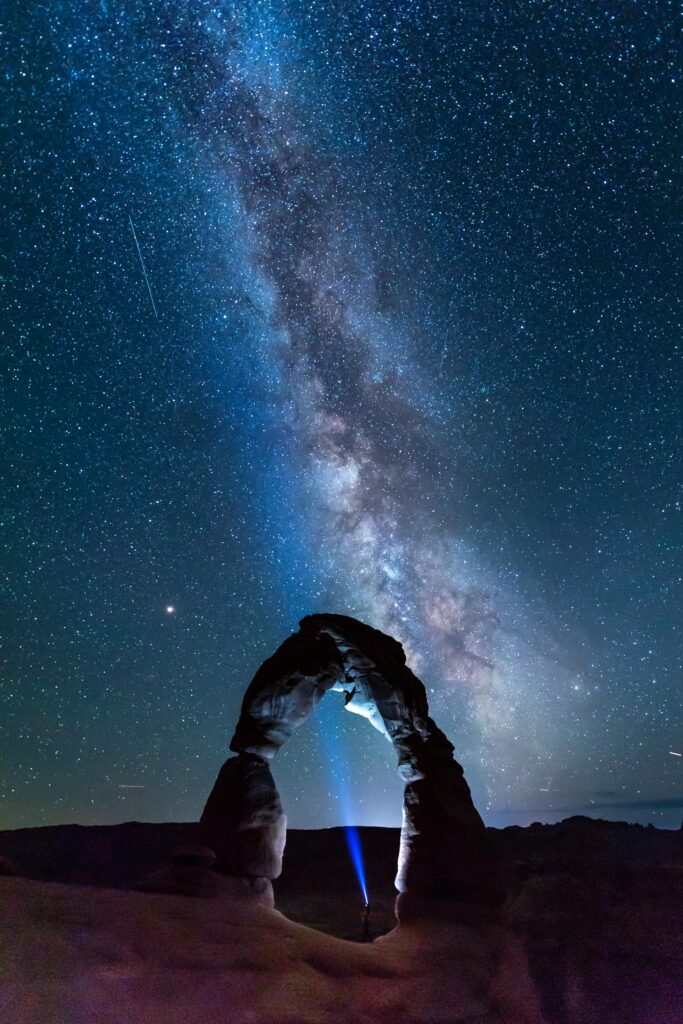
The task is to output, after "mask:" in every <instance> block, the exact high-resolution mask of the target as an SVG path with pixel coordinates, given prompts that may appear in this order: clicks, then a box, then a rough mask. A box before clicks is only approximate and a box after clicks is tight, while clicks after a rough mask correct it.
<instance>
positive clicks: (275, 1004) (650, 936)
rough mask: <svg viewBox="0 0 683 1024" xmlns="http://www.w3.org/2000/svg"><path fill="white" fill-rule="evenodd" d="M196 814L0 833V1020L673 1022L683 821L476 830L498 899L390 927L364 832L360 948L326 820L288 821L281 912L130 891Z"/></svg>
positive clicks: (56, 1023) (383, 858) (355, 913)
mask: <svg viewBox="0 0 683 1024" xmlns="http://www.w3.org/2000/svg"><path fill="white" fill-rule="evenodd" d="M194 828H195V827H194V826H193V825H191V824H187V825H186V824H163V825H151V824H139V823H128V824H125V825H118V826H102V827H89V828H81V827H79V826H60V827H55V828H46V829H21V830H16V831H13V832H4V833H0V857H2V856H4V857H5V858H7V862H6V863H5V870H7V871H10V870H12V867H13V868H14V870H15V871H16V876H15V877H12V876H8V877H4V878H0V900H1V904H0V907H1V909H2V913H1V914H0V1020H2V1021H8V1022H9V1021H11V1022H12V1024H41V1022H43V1021H44V1022H48V1021H49V1022H51V1024H61V1022H64V1024H66V1022H72V1021H97V1022H98V1024H99V1022H102V1024H109V1022H111V1024H127V1022H128V1021H131V1022H133V1021H135V1022H136V1024H140V1022H145V1024H147V1022H149V1024H157V1022H159V1024H161V1022H162V1021H163V1022H164V1024H175V1022H176V1021H177V1022H179V1024H180V1022H181V1021H182V1022H183V1024H185V1022H187V1021H198V1022H199V1021H205V1020H206V1021H209V1020H210V1021H211V1022H212V1024H224V1022H225V1024H228V1022H229V1024H233V1022H234V1024H305V1022H314V1021H315V1022H323V1021H325V1022H327V1021H330V1022H335V1024H344V1022H347V1021H348V1022H351V1021H354V1022H368V1024H370V1022H375V1021H377V1022H384V1021H386V1022H389V1021H391V1022H401V1024H404V1022H405V1024H412V1022H414V1024H429V1022H437V1021H438V1022H442V1024H446V1022H452V1024H455V1022H465V1021H468V1022H474V1021H477V1022H480V1024H481V1022H488V1021H491V1022H493V1021H507V1022H510V1024H513V1022H519V1024H526V1022H529V1024H531V1022H538V1024H541V1022H547V1024H681V1022H683V832H671V831H660V830H656V829H644V828H641V827H639V826H635V825H625V824H621V823H613V822H603V821H592V820H589V819H586V818H573V819H569V820H568V821H566V822H563V823H561V824H559V825H554V826H540V825H537V826H532V827H530V828H527V829H520V828H509V829H505V830H502V831H496V830H490V836H491V839H492V841H493V843H494V845H495V847H496V848H497V850H498V852H499V854H500V856H501V859H502V861H503V865H504V875H505V883H506V890H507V898H506V902H505V905H504V907H503V910H502V912H501V913H500V914H496V913H486V914H485V913H481V914H480V915H479V916H477V915H476V914H474V913H473V912H472V911H471V910H470V911H468V910H467V909H466V908H465V907H462V906H460V905H459V904H453V903H451V904H447V903H444V904H441V905H439V904H436V903H435V904H433V905H432V906H431V907H430V908H428V913H427V914H426V915H425V916H423V917H420V916H419V915H418V917H417V918H416V919H411V920H409V921H405V922H403V923H401V924H400V925H399V926H398V927H395V921H394V919H393V913H392V908H393V896H394V893H393V887H392V878H393V873H394V871H395V864H396V853H397V848H398V830H393V829H361V830H360V831H361V840H362V844H363V849H364V853H365V859H366V866H367V871H368V877H369V887H370V894H371V901H372V907H371V917H370V925H371V932H372V935H373V937H374V938H375V941H373V942H372V943H369V944H361V943H360V942H354V941H348V940H349V939H358V938H360V936H361V918H360V910H361V900H360V897H359V895H358V889H357V882H356V880H355V876H354V874H353V871H352V869H351V867H350V863H349V859H348V855H347V853H346V847H345V844H344V840H343V835H342V832H341V830H339V829H329V830H323V831H312V832H298V831H294V830H292V831H290V833H289V835H288V843H287V850H286V854H285V862H284V871H283V875H282V878H281V879H279V880H278V882H277V883H276V893H275V904H276V908H278V909H272V908H271V907H270V906H268V901H267V900H265V901H264V900H261V901H259V900H258V899H255V898H253V897H252V898H249V897H247V896H245V894H244V893H243V892H241V891H240V889H239V887H238V886H237V885H236V884H233V883H231V882H229V881H228V882H227V883H226V884H225V885H223V884H222V882H221V885H220V886H218V887H217V889H216V892H215V893H214V895H213V896H212V897H210V898H202V897H197V898H191V897H187V896H180V895H169V894H163V895H161V894H156V893H146V892H135V891H130V888H129V887H132V886H134V885H135V884H137V883H138V882H140V881H141V880H143V879H144V878H146V877H149V875H150V873H152V872H154V871H155V870H156V869H158V868H159V867H160V866H163V865H164V864H165V863H168V860H169V857H170V855H171V854H172V852H173V851H174V850H175V849H177V848H178V847H179V846H182V845H184V844H187V843H188V842H192V840H193V837H194ZM2 863H3V862H2V861H1V860H0V871H1V870H2ZM48 883H52V884H48ZM125 889H128V891H122V890H125ZM279 911H281V912H279ZM324 932H327V933H328V934H324Z"/></svg>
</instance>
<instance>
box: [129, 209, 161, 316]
mask: <svg viewBox="0 0 683 1024" xmlns="http://www.w3.org/2000/svg"><path fill="white" fill-rule="evenodd" d="M128 220H129V221H130V227H131V231H132V232H133V238H134V239H135V248H136V249H137V251H138V256H139V257H140V266H141V267H142V273H143V274H144V275H145V284H146V285H147V291H148V292H149V298H150V301H151V303H152V309H153V310H154V315H155V317H156V318H157V320H158V319H159V314H158V312H157V307H156V303H155V301H154V296H153V295H152V288H151V286H150V283H149V278H148V277H147V271H146V270H145V261H144V260H143V258H142V250H141V249H140V243H139V242H138V236H137V234H136V233H135V224H133V218H132V217H131V215H130V214H128Z"/></svg>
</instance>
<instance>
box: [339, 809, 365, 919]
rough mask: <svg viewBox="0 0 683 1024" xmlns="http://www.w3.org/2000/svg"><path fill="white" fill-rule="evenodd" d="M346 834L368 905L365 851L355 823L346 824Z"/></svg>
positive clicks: (361, 888) (347, 843)
mask: <svg viewBox="0 0 683 1024" xmlns="http://www.w3.org/2000/svg"><path fill="white" fill-rule="evenodd" d="M344 836H345V838H346V845H347V846H348V848H349V853H350V854H351V860H352V862H353V866H354V868H355V870H356V874H357V876H358V882H359V885H360V890H361V892H362V893H363V900H364V901H365V905H366V906H367V905H368V904H369V903H370V900H369V898H368V885H367V880H366V878H365V865H364V863H363V851H362V850H361V845H360V836H359V835H358V829H357V828H356V826H355V825H346V826H345V828H344Z"/></svg>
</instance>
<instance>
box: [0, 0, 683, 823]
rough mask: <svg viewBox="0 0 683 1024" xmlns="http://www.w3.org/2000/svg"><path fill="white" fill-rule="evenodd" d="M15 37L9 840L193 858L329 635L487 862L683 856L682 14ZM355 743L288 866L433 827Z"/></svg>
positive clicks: (179, 10) (1, 725)
mask: <svg viewBox="0 0 683 1024" xmlns="http://www.w3.org/2000/svg"><path fill="white" fill-rule="evenodd" d="M14 6H15V10H14V12H13V14H12V16H11V17H9V18H8V19H7V21H8V24H9V25H10V26H11V27H10V30H9V32H8V34H7V36H6V38H5V41H4V47H5V52H4V60H3V63H4V67H5V69H6V73H5V86H6V90H5V92H6V102H5V103H4V104H3V105H2V111H1V113H0V117H1V118H2V128H3V135H4V137H5V140H6V146H5V156H4V157H3V165H2V166H3V171H4V180H5V185H6V187H5V190H4V197H5V199H4V206H5V210H4V213H5V216H3V218H2V224H3V227H2V231H3V235H4V239H3V241H4V244H3V246H2V251H3V253H4V257H3V271H2V279H3V288H4V301H3V307H4V317H3V323H4V327H3V336H2V342H1V343H0V375H1V388H2V390H1V392H0V403H1V405H0V433H1V435H2V436H1V440H0V465H1V467H2V470H1V472H2V491H1V494H2V504H1V507H0V512H1V520H2V533H1V536H2V551H3V557H2V566H3V578H4V583H3V587H2V597H1V604H0V616H1V619H0V629H1V633H2V649H1V652H0V653H1V654H2V675H1V677H0V751H1V753H0V759H1V760H0V827H3V828H14V827H20V826H24V825H40V824H54V823H58V822H71V821H76V822H81V823H83V824H90V823H109V822H116V821H124V820H129V819H139V820H158V821H162V820H193V819H196V818H197V817H198V816H199V814H200V813H201V809H202V807H203V803H204V800H205V799H206V796H207V794H208V792H209V790H210V788H211V785H212V783H213V780H214V778H215V775H216V773H217V770H218V768H219V766H220V764H221V763H222V761H223V760H224V759H225V757H226V756H227V745H228V742H229V739H230V736H231V734H232V730H233V728H234V725H235V722H236V718H237V715H238V712H239V706H240V702H241V698H242V694H243V692H244V689H245V687H246V685H247V684H248V682H249V680H250V679H251V677H252V675H253V673H254V672H255V670H256V669H257V667H258V666H259V664H260V663H261V662H262V661H263V660H264V659H265V658H266V657H268V656H269V655H270V654H271V653H272V652H273V650H274V649H275V647H276V646H277V645H278V644H279V643H280V642H281V641H282V640H283V639H284V638H285V637H286V636H287V635H288V634H289V633H290V632H292V631H293V630H294V629H296V626H297V622H298V620H299V618H300V617H302V616H303V615H305V614H308V613H311V612H315V611H331V612H340V613H345V614H351V615H355V616H357V617H359V618H361V619H363V620H364V621H366V622H369V623H370V624H372V625H374V626H376V627H378V628H380V629H382V630H385V631H387V632H390V633H391V634H393V635H394V636H396V637H397V638H398V639H399V640H401V642H402V643H403V644H404V645H405V648H406V651H407V654H408V657H409V661H410V664H411V665H412V667H413V668H414V670H415V671H416V672H417V674H418V675H419V676H420V677H421V678H422V679H423V681H424V683H425V686H426V687H427V691H428V696H429V700H430V708H431V711H432V715H433V717H434V718H435V720H436V721H437V723H438V725H439V726H440V727H441V728H442V729H443V730H444V731H445V732H446V733H447V734H448V736H449V737H450V738H451V739H452V741H453V742H454V744H455V746H456V756H457V757H458V759H459V760H460V761H461V763H462V764H463V765H464V767H465V771H466V776H467V778H468V780H469V782H470V785H471V787H472V790H473V795H474V798H475V802H476V803H477V806H478V807H479V809H480V810H481V812H482V815H483V816H484V818H485V820H486V821H487V823H488V824H491V825H496V826H504V825H508V824H526V823H528V822H531V821H534V820H542V821H556V820H559V819H561V818H563V817H566V816H568V815H569V814H572V813H583V814H591V815H594V816H600V817H606V818H614V819H625V820H630V821H639V822H642V823H654V824H656V825H660V826H664V827H670V828H673V827H678V825H679V824H680V821H681V817H682V816H683V757H681V756H680V755H681V754H682V753H683V720H682V719H683V715H682V712H681V707H682V704H683V702H682V700H681V676H680V667H681V636H680V622H681V616H680V609H681V603H680V598H681V594H680V582H681V545H680V537H681V534H680V525H679V520H680V517H679V518H678V519H677V515H679V513H680V491H679V490H678V485H679V482H680V469H681V465H680V447H681V420H680V409H679V403H678V394H679V391H678V384H677V379H676V375H677V372H678V369H679V366H680V364H679V363H678V362H677V358H678V354H679V349H678V348H677V346H678V339H679V324H680V320H679V318H678V316H677V308H676V301H675V299H676V287H675V282H676V277H677V257H678V256H679V254H680V237H677V235H676V225H677V221H676V216H675V209H674V196H675V193H676V191H677V185H678V183H677V181H676V177H675V174H676V172H675V163H674V152H675V146H674V137H675V124H676V120H677V118H676V109H675V108H676V99H677V82H676V76H677V62H676V61H675V50H674V27H673V21H674V9H673V5H672V4H670V3H666V2H661V0H652V2H648V3H642V2H633V0H610V2H604V3H603V2H600V3H598V2H595V0H564V2H561V0H558V2H554V0H519V2H515V3H508V2H502V0H492V2H490V3H481V2H480V0H461V2H454V0H246V2H241V0H232V2H230V0H225V2H211V3H208V2H204V0H192V2H187V0H186V2H183V0H177V2H172V0H169V2H166V0H159V2H158V3H155V4H144V3H139V2H132V3H125V4H124V3H123V2H115V0H99V2H94V0H69V2H68V3H67V2H65V0H54V2H51V3H49V4H48V3H46V2H36V3H33V4H29V5H27V4H21V3H16V4H15V5H14ZM679 379H680V378H679ZM341 704H342V702H341V698H337V695H335V694H330V695H329V696H328V697H327V698H326V700H325V701H323V703H322V705H321V706H320V708H319V709H318V711H317V712H316V714H315V716H314V718H313V720H311V721H310V722H309V723H307V724H306V725H305V726H304V727H303V728H302V729H301V731H300V732H299V733H298V734H297V735H296V736H295V737H293V738H292V740H291V741H290V742H289V744H288V745H287V746H286V747H285V748H284V749H283V751H282V752H281V753H280V754H279V755H278V758H277V760H276V761H275V763H274V774H275V778H276V781H277V783H278V786H279V788H280V791H281V794H282V797H283V801H284V804H285V809H286V811H287V813H288V817H289V820H290V824H291V825H292V826H295V827H322V826H327V825H332V824H337V823H339V822H340V821H341V819H342V818H344V817H346V818H352V819H353V820H354V821H355V822H357V823H359V824H379V825H397V824H398V823H399V822H400V806H401V784H400V780H399V779H398V776H397V775H396V772H395V757H394V754H393V751H392V749H391V746H390V745H389V744H387V743H386V741H385V740H383V739H382V737H381V736H379V735H378V734H377V733H375V732H374V731H373V730H372V729H371V728H369V726H368V724H367V723H366V722H365V721H363V720H361V719H357V718H356V717H355V716H352V715H345V714H342V710H341Z"/></svg>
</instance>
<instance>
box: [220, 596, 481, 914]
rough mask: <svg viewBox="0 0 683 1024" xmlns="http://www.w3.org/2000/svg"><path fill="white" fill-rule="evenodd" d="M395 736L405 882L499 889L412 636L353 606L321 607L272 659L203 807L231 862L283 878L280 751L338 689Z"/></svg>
mask: <svg viewBox="0 0 683 1024" xmlns="http://www.w3.org/2000/svg"><path fill="white" fill-rule="evenodd" d="M331 689H334V690H341V691H343V692H344V693H345V702H346V709H347V710H349V711H354V712H356V713H358V714H361V715H364V716H365V717H366V718H368V719H369V721H370V722H371V724H372V725H373V726H374V727H375V728H376V729H378V730H379V731H380V732H381V733H383V735H385V736H386V737H387V738H388V739H389V740H390V741H391V743H393V745H394V748H395V749H396V752H397V755H398V770H399V773H400V775H401V776H402V778H403V779H404V781H405V783H406V785H405V790H404V797H403V825H402V828H401V846H400V853H399V863H398V872H397V876H396V888H397V889H398V891H399V893H403V894H411V895H415V896H418V897H425V896H428V897H438V898H450V899H457V900H462V901H466V902H487V903H488V902H492V901H496V900H497V899H498V881H497V872H496V870H495V865H494V862H493V859H492V856H491V852H490V850H489V847H488V843H487V841H486V833H485V828H484V824H483V822H482V820H481V818H480V816H479V814H478V813H477V810H476V808H475V806H474V804H473V802H472V797H471V794H470V790H469V786H468V785H467V783H466V781H465V778H464V774H463V770H462V767H461V766H460V765H459V764H458V763H457V761H455V760H454V759H453V745H452V744H451V743H450V742H449V740H448V739H447V738H446V736H445V735H444V734H443V733H442V732H441V730H440V729H439V728H438V727H437V725H436V724H435V723H434V722H433V721H432V719H431V718H430V717H429V709H428V706H427V695H426V692H425V688H424V686H423V685H422V683H421V682H420V680H419V679H418V678H417V677H416V676H415V675H414V674H413V673H412V672H411V670H410V669H409V668H408V666H407V665H406V659H405V654H404V651H403V647H402V646H401V644H400V643H398V641H396V640H394V639H393V638H392V637H390V636H387V635H386V634H384V633H380V632H379V630H376V629H373V628H371V627H370V626H367V625H365V624H364V623H362V622H359V621H358V620H357V619H352V618H350V617H349V616H346V615H309V616H307V617H306V618H304V619H302V620H301V623H300V628H299V631H298V632H297V633H294V634H293V635H292V636H290V637H289V638H288V639H287V640H285V642H284V643H283V644H282V645H281V646H280V647H279V648H278V649H277V651H276V652H275V653H274V654H273V655H272V657H270V658H268V660H267V661H265V662H264V663H263V665H261V667H260V669H259V670H258V672H257V673H256V675H255V676H254V679H253V680H252V682H251V684H250V685H249V687H248V689H247V691H246V693H245V695H244V700H243V703H242V711H241V714H240V718H239V721H238V723H237V728H236V730H235V735H234V736H233V738H232V741H231V743H230V749H231V750H233V751H235V753H236V754H237V756H236V757H233V758H230V760H228V761H226V763H225V764H224V765H223V768H222V769H221V771H220V773H219V775H218V779H217V780H216V784H215V785H214V788H213V790H212V792H211V794H210V796H209V799H208V800H207V803H206V807H205V808H204V812H203V814H202V817H201V823H200V824H201V829H202V833H203V837H204V840H205V841H206V842H207V843H209V844H210V845H211V846H212V847H213V848H214V849H215V851H216V854H217V858H218V859H217V867H218V868H219V870H222V871H224V872H226V873H227V874H232V875H241V876H244V877H247V878H250V879H255V878H268V879H272V878H277V877H278V875H279V874H280V871H281V868H282V854H283V851H284V846H285V839H286V827H287V823H286V818H285V815H284V813H283V811H282V806H281V804H280V797H279V794H278V791H277V788H276V786H275V782H274V780H273V776H272V775H271V772H270V768H269V762H270V761H271V760H272V758H273V757H274V755H275V754H276V753H277V752H278V750H279V749H280V747H281V746H282V745H283V744H284V743H285V742H286V741H287V739H288V738H289V737H290V736H291V735H292V733H293V732H294V730H295V729H297V728H298V727H299V726H300V725H301V724H302V722H304V721H305V720H306V719H307V718H308V716H309V715H310V714H311V712H312V711H313V709H314V707H315V706H316V704H317V703H318V702H319V701H320V700H321V699H322V697H323V696H324V695H325V693H327V691H328V690H331Z"/></svg>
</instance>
